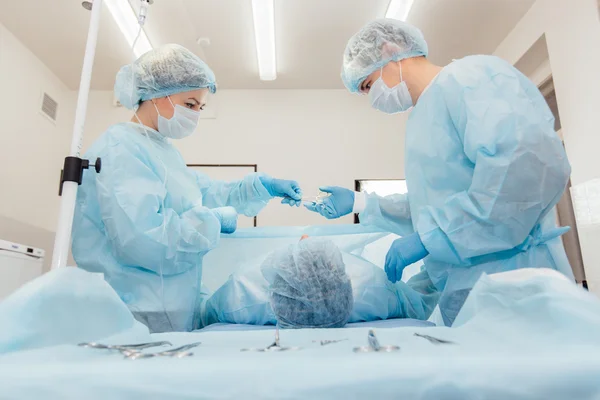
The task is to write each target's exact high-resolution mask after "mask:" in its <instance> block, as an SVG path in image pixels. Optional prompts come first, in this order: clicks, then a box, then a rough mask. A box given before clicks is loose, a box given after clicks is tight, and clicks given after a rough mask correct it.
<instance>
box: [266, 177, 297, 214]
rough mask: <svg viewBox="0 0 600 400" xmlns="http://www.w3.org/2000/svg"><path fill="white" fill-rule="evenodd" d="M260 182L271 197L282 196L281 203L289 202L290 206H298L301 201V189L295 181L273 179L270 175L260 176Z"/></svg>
mask: <svg viewBox="0 0 600 400" xmlns="http://www.w3.org/2000/svg"><path fill="white" fill-rule="evenodd" d="M260 182H261V183H262V184H263V186H264V187H265V188H266V189H267V191H268V192H269V194H270V195H271V196H273V197H283V200H281V204H289V205H290V207H293V206H296V207H300V204H301V203H302V190H301V189H300V186H299V185H298V182H296V181H288V180H285V179H273V178H271V177H270V176H262V177H261V178H260Z"/></svg>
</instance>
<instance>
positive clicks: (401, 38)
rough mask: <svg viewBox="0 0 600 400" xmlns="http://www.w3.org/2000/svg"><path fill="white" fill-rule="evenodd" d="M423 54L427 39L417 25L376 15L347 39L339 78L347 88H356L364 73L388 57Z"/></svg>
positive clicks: (369, 71)
mask: <svg viewBox="0 0 600 400" xmlns="http://www.w3.org/2000/svg"><path fill="white" fill-rule="evenodd" d="M427 54H428V50H427V43H426V42H425V38H424V37H423V34H422V33H421V31H420V30H419V29H417V28H416V27H414V26H412V25H410V24H407V23H406V22H402V21H398V20H396V19H389V18H384V19H378V20H375V21H373V22H371V23H369V24H367V25H366V26H365V27H363V28H362V29H361V30H360V31H358V32H357V33H356V34H355V35H354V36H352V37H351V38H350V40H349V41H348V44H347V45H346V50H345V51H344V59H343V62H342V81H343V82H344V85H345V86H346V88H347V89H348V90H349V91H350V92H358V91H359V86H360V84H361V83H362V82H363V81H364V80H365V78H366V77H367V76H369V75H371V74H372V73H373V72H375V71H377V70H378V69H380V68H381V67H383V66H384V65H386V64H387V63H389V62H390V61H400V60H404V59H406V58H412V57H419V56H427Z"/></svg>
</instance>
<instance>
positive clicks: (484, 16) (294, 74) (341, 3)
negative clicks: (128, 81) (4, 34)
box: [0, 0, 534, 90]
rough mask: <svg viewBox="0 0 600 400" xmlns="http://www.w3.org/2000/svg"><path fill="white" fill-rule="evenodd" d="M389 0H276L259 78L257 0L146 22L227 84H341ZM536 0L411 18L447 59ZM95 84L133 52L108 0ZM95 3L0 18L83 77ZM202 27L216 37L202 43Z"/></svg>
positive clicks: (490, 41)
mask: <svg viewBox="0 0 600 400" xmlns="http://www.w3.org/2000/svg"><path fill="white" fill-rule="evenodd" d="M388 2H389V0H275V32H276V46H277V63H278V66H277V69H278V78H277V80H276V81H273V82H261V81H260V80H259V79H258V65H257V61H256V52H255V46H254V29H253V23H252V8H251V0H155V2H154V5H152V6H151V7H150V11H149V17H148V22H147V24H146V32H147V34H148V37H149V39H150V41H151V43H152V44H153V45H154V46H157V45H161V44H165V43H179V44H182V45H183V46H185V47H187V48H189V49H190V50H192V51H195V52H197V53H198V55H200V56H201V57H203V58H205V60H206V61H207V63H208V64H209V65H210V66H211V67H212V68H213V70H214V71H215V74H216V76H217V80H218V83H219V87H220V88H225V89H255V88H261V89H268V88H272V89H338V88H342V87H343V86H342V84H341V81H340V78H339V72H340V62H341V58H342V53H343V50H344V47H345V45H346V41H347V40H348V38H349V37H350V36H351V35H352V34H353V33H354V32H356V31H357V30H358V29H360V27H361V26H363V25H364V24H365V23H367V22H368V21H370V20H372V19H375V18H381V17H383V16H384V14H385V11H386V9H387V5H388ZM533 3H534V0H415V2H414V6H413V8H412V10H411V13H410V15H409V17H408V22H410V23H413V24H415V25H417V26H419V27H420V28H421V29H422V30H423V33H424V35H425V38H426V39H427V41H428V43H429V47H430V59H431V60H432V61H433V62H435V63H438V64H446V63H448V62H449V61H450V60H451V59H453V58H460V57H463V56H465V55H468V54H477V53H488V54H489V53H491V52H493V51H494V50H495V48H496V47H497V46H498V44H500V42H501V41H502V39H503V38H504V37H506V35H507V34H508V33H509V32H510V31H511V30H512V28H513V27H514V26H515V25H516V23H517V22H518V21H519V20H520V19H521V17H522V16H523V15H524V14H525V12H527V10H528V9H529V8H530V7H531V5H532V4H533ZM104 8H105V9H104V10H103V13H102V25H101V31H100V37H99V42H98V49H97V52H96V62H95V65H94V78H93V83H92V88H93V89H103V90H109V89H112V86H113V82H114V77H115V74H116V72H117V71H118V69H119V67H120V66H121V65H123V64H125V63H127V62H130V61H131V57H132V56H131V52H130V50H129V48H128V46H127V45H126V42H125V40H124V38H123V37H122V35H121V32H120V31H119V29H118V28H117V26H116V24H115V23H114V21H113V19H112V17H111V15H110V13H109V12H108V11H107V10H106V7H104ZM89 17H90V12H89V11H86V10H84V9H83V7H81V0H46V1H35V2H33V3H32V2H30V1H23V0H0V23H2V24H3V25H4V26H6V27H7V28H8V29H9V30H10V31H11V32H13V33H14V34H15V36H16V37H17V38H19V40H21V41H22V42H23V43H24V44H25V45H26V46H27V47H28V48H29V49H31V51H32V52H33V53H35V54H36V55H37V56H38V57H39V58H40V59H41V60H42V61H43V62H44V63H45V64H46V65H47V66H48V67H49V68H50V69H51V70H52V71H53V72H54V73H55V74H56V75H57V76H58V77H59V78H60V79H61V80H62V81H63V82H64V83H65V84H66V85H67V86H69V87H70V88H72V89H75V88H77V87H78V85H79V77H80V73H81V64H82V59H83V53H84V48H85V41H86V37H87V29H88V24H89ZM199 37H207V38H209V39H210V41H211V45H210V46H209V47H207V48H204V49H203V48H201V47H200V46H199V45H198V44H196V40H197V39H198V38H199Z"/></svg>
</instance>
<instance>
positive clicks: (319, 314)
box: [261, 238, 353, 328]
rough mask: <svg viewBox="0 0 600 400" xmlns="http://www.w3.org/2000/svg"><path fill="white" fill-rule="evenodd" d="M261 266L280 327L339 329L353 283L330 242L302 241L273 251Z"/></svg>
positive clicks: (349, 303) (350, 303)
mask: <svg viewBox="0 0 600 400" xmlns="http://www.w3.org/2000/svg"><path fill="white" fill-rule="evenodd" d="M261 269H262V273H263V276H264V277H265V279H266V280H267V281H268V282H269V284H270V287H269V289H270V291H271V297H270V301H271V307H272V308H273V312H274V314H275V316H276V317H277V322H278V323H279V325H280V326H281V327H282V328H339V327H343V326H344V325H346V322H348V319H349V318H350V314H351V312H352V306H353V297H352V284H351V283H350V278H349V277H348V275H347V274H346V266H345V265H344V261H343V259H342V253H341V252H340V250H339V249H338V247H337V246H336V245H335V244H334V243H333V242H331V241H329V240H323V239H319V238H308V239H305V240H302V241H300V242H299V243H298V244H295V245H290V246H289V247H288V248H287V249H284V250H281V251H278V252H275V253H273V254H272V255H271V256H269V257H268V258H267V260H266V261H265V262H264V263H263V265H262V268H261Z"/></svg>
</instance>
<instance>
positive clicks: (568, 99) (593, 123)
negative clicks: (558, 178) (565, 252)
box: [495, 0, 600, 293]
mask: <svg viewBox="0 0 600 400" xmlns="http://www.w3.org/2000/svg"><path fill="white" fill-rule="evenodd" d="M544 34H545V36H546V42H547V46H548V54H549V58H550V65H551V69H552V75H553V79H554V85H555V89H556V97H557V101H558V108H559V113H560V119H561V124H562V130H563V136H564V140H565V146H566V149H567V153H568V155H569V160H570V161H571V165H572V167H573V173H572V182H573V185H574V186H576V185H578V184H580V183H583V182H586V181H588V180H590V179H593V178H598V177H600V159H599V158H598V148H600V112H599V110H600V79H599V78H598V76H599V75H598V74H599V71H600V18H599V11H598V3H597V0H576V1H564V0H538V1H537V2H536V3H535V4H534V5H533V6H532V7H531V9H530V10H529V12H528V13H527V14H526V15H525V17H524V18H523V19H522V20H521V21H520V22H519V24H518V25H517V26H516V27H515V29H514V30H513V31H512V32H511V33H510V34H509V35H508V37H507V38H506V39H505V40H504V41H503V42H502V44H501V45H500V46H499V47H498V49H497V50H496V52H495V54H496V55H498V56H500V57H503V58H505V59H506V60H508V61H509V62H511V63H513V64H514V63H516V62H517V61H518V60H519V59H520V58H521V57H522V56H523V55H524V54H525V53H526V52H527V50H528V49H529V48H530V47H531V46H532V45H533V44H534V43H535V42H536V41H537V40H538V39H539V38H540V37H541V36H542V35H544ZM579 235H580V240H581V247H582V253H583V258H584V263H585V269H586V275H587V280H588V283H589V285H590V288H591V289H592V290H594V291H595V292H597V293H600V247H599V246H598V243H599V240H600V227H598V226H592V227H582V226H579Z"/></svg>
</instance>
